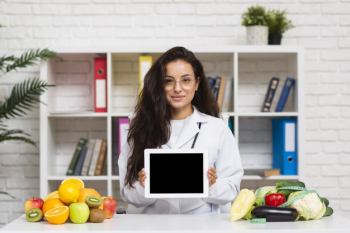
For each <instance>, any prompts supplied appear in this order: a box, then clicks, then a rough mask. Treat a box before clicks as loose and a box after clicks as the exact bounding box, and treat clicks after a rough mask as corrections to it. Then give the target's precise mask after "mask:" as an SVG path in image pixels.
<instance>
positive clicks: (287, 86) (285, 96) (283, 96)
mask: <svg viewBox="0 0 350 233" xmlns="http://www.w3.org/2000/svg"><path fill="white" fill-rule="evenodd" d="M294 82H295V79H294V78H290V77H287V79H286V81H285V82H284V86H283V89H282V93H281V96H280V99H279V100H278V104H277V107H276V112H283V109H284V105H285V104H286V102H287V99H288V96H289V92H290V90H291V89H292V87H293V85H294Z"/></svg>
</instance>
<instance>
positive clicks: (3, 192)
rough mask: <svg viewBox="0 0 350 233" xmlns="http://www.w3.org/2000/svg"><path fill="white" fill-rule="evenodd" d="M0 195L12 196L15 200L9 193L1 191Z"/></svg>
mask: <svg viewBox="0 0 350 233" xmlns="http://www.w3.org/2000/svg"><path fill="white" fill-rule="evenodd" d="M0 194H5V195H7V196H10V197H12V198H13V199H15V197H14V196H12V195H11V194H9V193H7V192H4V191H0Z"/></svg>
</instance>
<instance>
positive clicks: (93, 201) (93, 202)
mask: <svg viewBox="0 0 350 233" xmlns="http://www.w3.org/2000/svg"><path fill="white" fill-rule="evenodd" d="M85 202H86V204H87V205H88V206H89V207H90V208H98V207H100V205H102V203H103V201H102V198H100V197H98V196H93V195H90V196H87V197H86V198H85Z"/></svg>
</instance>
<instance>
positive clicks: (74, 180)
mask: <svg viewBox="0 0 350 233" xmlns="http://www.w3.org/2000/svg"><path fill="white" fill-rule="evenodd" d="M65 182H70V183H73V184H75V185H76V186H77V187H78V189H79V190H80V189H83V188H84V182H83V181H82V180H81V179H77V178H68V179H65V180H63V181H62V183H61V184H64V183H65Z"/></svg>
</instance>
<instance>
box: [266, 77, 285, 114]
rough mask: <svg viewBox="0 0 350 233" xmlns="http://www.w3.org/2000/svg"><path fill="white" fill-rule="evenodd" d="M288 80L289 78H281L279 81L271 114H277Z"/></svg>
mask: <svg viewBox="0 0 350 233" xmlns="http://www.w3.org/2000/svg"><path fill="white" fill-rule="evenodd" d="M286 79H287V78H280V80H279V81H278V85H277V87H276V91H275V95H274V97H273V99H272V102H271V107H270V112H276V108H277V104H278V101H279V100H280V97H281V94H282V90H283V87H284V83H285V81H286Z"/></svg>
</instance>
